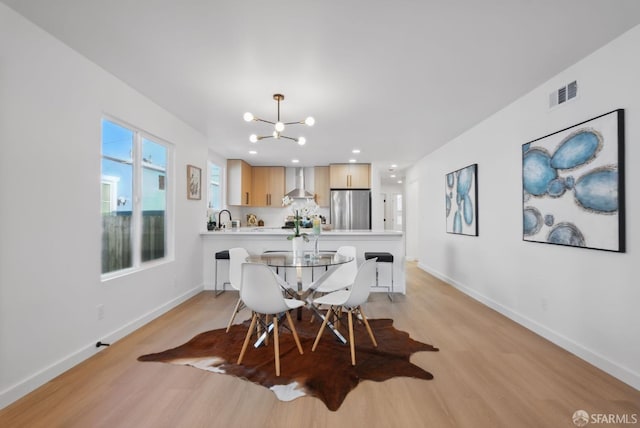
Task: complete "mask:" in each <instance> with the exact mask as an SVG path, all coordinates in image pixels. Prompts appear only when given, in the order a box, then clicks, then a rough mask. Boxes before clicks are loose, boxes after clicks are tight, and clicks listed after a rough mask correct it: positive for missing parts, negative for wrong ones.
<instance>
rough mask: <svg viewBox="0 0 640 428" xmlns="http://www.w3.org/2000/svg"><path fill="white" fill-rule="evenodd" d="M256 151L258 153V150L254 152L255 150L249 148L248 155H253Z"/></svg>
mask: <svg viewBox="0 0 640 428" xmlns="http://www.w3.org/2000/svg"><path fill="white" fill-rule="evenodd" d="M257 153H258V152H256V151H255V150H249V154H250V155H255V154H257Z"/></svg>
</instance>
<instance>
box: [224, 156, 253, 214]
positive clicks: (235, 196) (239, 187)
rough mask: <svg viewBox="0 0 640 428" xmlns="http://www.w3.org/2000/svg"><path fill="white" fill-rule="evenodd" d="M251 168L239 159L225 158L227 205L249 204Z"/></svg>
mask: <svg viewBox="0 0 640 428" xmlns="http://www.w3.org/2000/svg"><path fill="white" fill-rule="evenodd" d="M252 169H253V168H252V167H251V165H249V164H248V163H246V162H245V161H243V160H241V159H228V160H227V204H228V205H243V206H249V205H251V186H252V175H253V174H252Z"/></svg>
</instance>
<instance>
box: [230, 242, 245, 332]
mask: <svg viewBox="0 0 640 428" xmlns="http://www.w3.org/2000/svg"><path fill="white" fill-rule="evenodd" d="M248 258H249V253H248V252H247V250H245V249H244V248H231V249H230V250H229V282H230V283H231V286H232V287H233V288H234V289H236V290H237V291H238V294H240V285H241V282H240V281H241V278H242V265H243V264H244V263H246V262H247V259H248ZM243 308H244V304H243V302H242V297H241V296H238V301H237V302H236V306H235V307H234V308H233V313H232V314H231V318H230V319H229V324H227V333H229V330H230V329H231V325H232V324H233V320H234V319H235V318H236V315H237V314H238V312H240V311H241V310H242V309H243Z"/></svg>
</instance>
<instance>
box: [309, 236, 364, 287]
mask: <svg viewBox="0 0 640 428" xmlns="http://www.w3.org/2000/svg"><path fill="white" fill-rule="evenodd" d="M336 253H337V254H341V255H343V256H347V257H352V258H353V259H352V260H351V261H350V262H347V263H343V264H341V265H339V266H338V267H336V268H335V269H334V270H332V271H329V272H327V273H326V274H325V275H322V276H320V277H319V278H318V279H317V280H315V281H314V282H312V283H311V284H309V286H308V289H310V290H312V295H313V296H316V295H319V294H326V293H331V292H334V291H337V290H342V289H344V288H347V287H350V286H351V285H352V284H353V281H354V280H355V279H356V275H357V273H358V262H357V260H356V247H353V246H349V245H346V246H342V247H339V248H338V250H337V251H336Z"/></svg>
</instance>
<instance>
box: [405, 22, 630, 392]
mask: <svg viewBox="0 0 640 428" xmlns="http://www.w3.org/2000/svg"><path fill="white" fill-rule="evenodd" d="M638 46H640V27H636V28H634V29H632V30H631V31H629V32H628V33H626V34H625V35H623V36H622V37H620V38H619V39H617V40H615V41H613V42H612V43H610V44H609V45H607V46H605V47H604V48H602V49H600V50H598V51H596V52H595V53H593V54H591V55H590V56H588V57H587V58H585V59H583V60H582V61H581V62H579V63H577V64H575V65H574V66H572V67H570V68H569V69H567V70H565V71H564V72H562V73H560V74H559V75H557V76H555V77H554V78H552V79H551V80H549V81H548V82H546V83H545V84H543V85H541V86H540V87H538V88H536V89H535V90H533V91H532V92H531V93H529V94H527V95H526V96H524V97H522V98H521V99H519V100H517V101H516V102H514V103H513V104H511V105H509V106H507V107H506V108H505V109H503V110H502V111H500V112H498V113H496V114H495V115H493V116H492V117H490V118H489V119H487V120H485V121H483V122H482V123H480V124H479V125H477V126H475V127H474V128H472V129H470V130H468V131H467V132H466V133H464V134H463V135H461V136H460V137H458V138H456V139H454V140H452V141H450V142H449V143H448V144H447V145H446V146H444V147H443V148H441V149H440V150H438V151H436V152H434V153H433V154H431V155H429V156H427V157H425V158H424V159H422V160H421V161H420V162H419V163H418V164H416V165H415V166H414V167H413V168H412V169H411V170H410V171H409V174H408V176H407V182H408V183H411V182H412V181H417V182H418V183H419V195H418V196H419V201H418V203H417V204H418V207H419V208H418V209H419V212H420V220H421V221H420V222H417V221H416V219H415V218H410V219H409V221H410V223H411V224H410V225H409V226H408V229H409V230H413V229H416V230H419V231H420V232H419V234H420V244H419V245H420V246H419V250H418V259H419V262H420V266H421V267H422V268H424V269H425V270H427V271H430V272H432V273H434V274H436V275H437V276H439V277H441V278H443V279H445V280H446V281H447V282H449V283H451V284H453V285H455V286H456V287H458V288H460V289H462V290H463V291H465V292H466V293H468V294H470V295H471V296H473V297H475V298H477V299H479V300H480V301H483V302H484V303H486V304H488V305H489V306H491V307H493V308H495V309H497V310H499V311H500V312H502V313H504V314H505V315H507V316H509V317H511V318H513V319H514V320H516V321H517V322H520V323H522V324H523V325H525V326H526V327H528V328H530V329H532V330H534V331H536V332H538V333H539V334H541V335H543V336H545V337H547V338H549V339H550V340H552V341H553V342H555V343H558V344H559V345H560V346H562V347H564V348H566V349H568V350H570V351H571V352H573V353H575V354H577V355H578V356H580V357H582V358H583V359H586V360H587V361H589V362H591V363H593V364H595V365H596V366H598V367H600V368H602V369H603V370H605V371H607V372H609V373H610V374H612V375H613V376H616V377H618V378H619V379H621V380H623V381H625V382H627V383H629V384H631V385H632V386H634V387H635V388H640V340H638V338H640V311H639V310H638V302H640V285H639V283H638V278H639V277H640V264H638V260H639V258H638V254H637V252H638V250H637V248H636V244H637V243H638V242H639V241H640V230H639V229H638V228H637V227H636V225H637V224H636V222H635V221H634V220H635V219H636V218H638V216H639V215H640V212H639V209H640V201H639V199H638V195H640V192H638V189H637V186H638V183H640V174H639V173H638V171H639V168H638V167H637V166H638V165H640V153H639V151H638V144H637V143H638V141H640V84H639V83H638V76H640V57H638V55H637V52H638ZM575 79H577V80H578V86H579V98H577V99H575V100H573V101H570V102H569V103H567V104H566V105H563V106H560V107H558V108H556V109H554V110H549V109H548V96H549V94H550V93H551V92H552V91H553V90H554V89H557V88H559V87H561V86H562V85H563V84H566V83H568V82H571V81H573V80H575ZM488 96H490V94H488ZM616 108H624V109H625V120H626V162H625V164H626V167H627V170H626V184H627V192H626V203H627V210H626V215H627V222H626V240H627V252H626V253H612V252H605V251H596V250H587V249H579V248H571V247H563V246H554V245H546V244H540V243H530V242H524V241H522V184H521V158H522V154H521V147H522V144H524V143H526V142H529V141H531V140H534V139H536V138H538V137H542V136H545V135H548V134H550V133H552V132H555V131H558V130H560V129H564V128H566V127H568V126H571V125H574V124H576V123H579V122H582V121H585V120H588V119H590V118H593V117H595V116H598V115H600V114H603V113H606V112H609V111H612V110H614V109H616ZM472 163H478V183H479V188H478V193H479V197H478V198H479V232H480V236H479V237H468V236H461V235H451V234H447V233H445V217H444V212H445V207H444V176H445V174H446V173H447V172H450V171H453V170H456V169H458V168H461V167H464V166H466V165H469V164H472ZM407 193H408V196H409V197H411V195H412V193H411V192H407ZM414 203H415V201H413V202H409V203H408V204H407V205H408V206H410V205H411V204H414ZM408 217H409V216H408ZM407 245H409V240H407ZM409 252H410V251H409V250H408V253H409Z"/></svg>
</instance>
